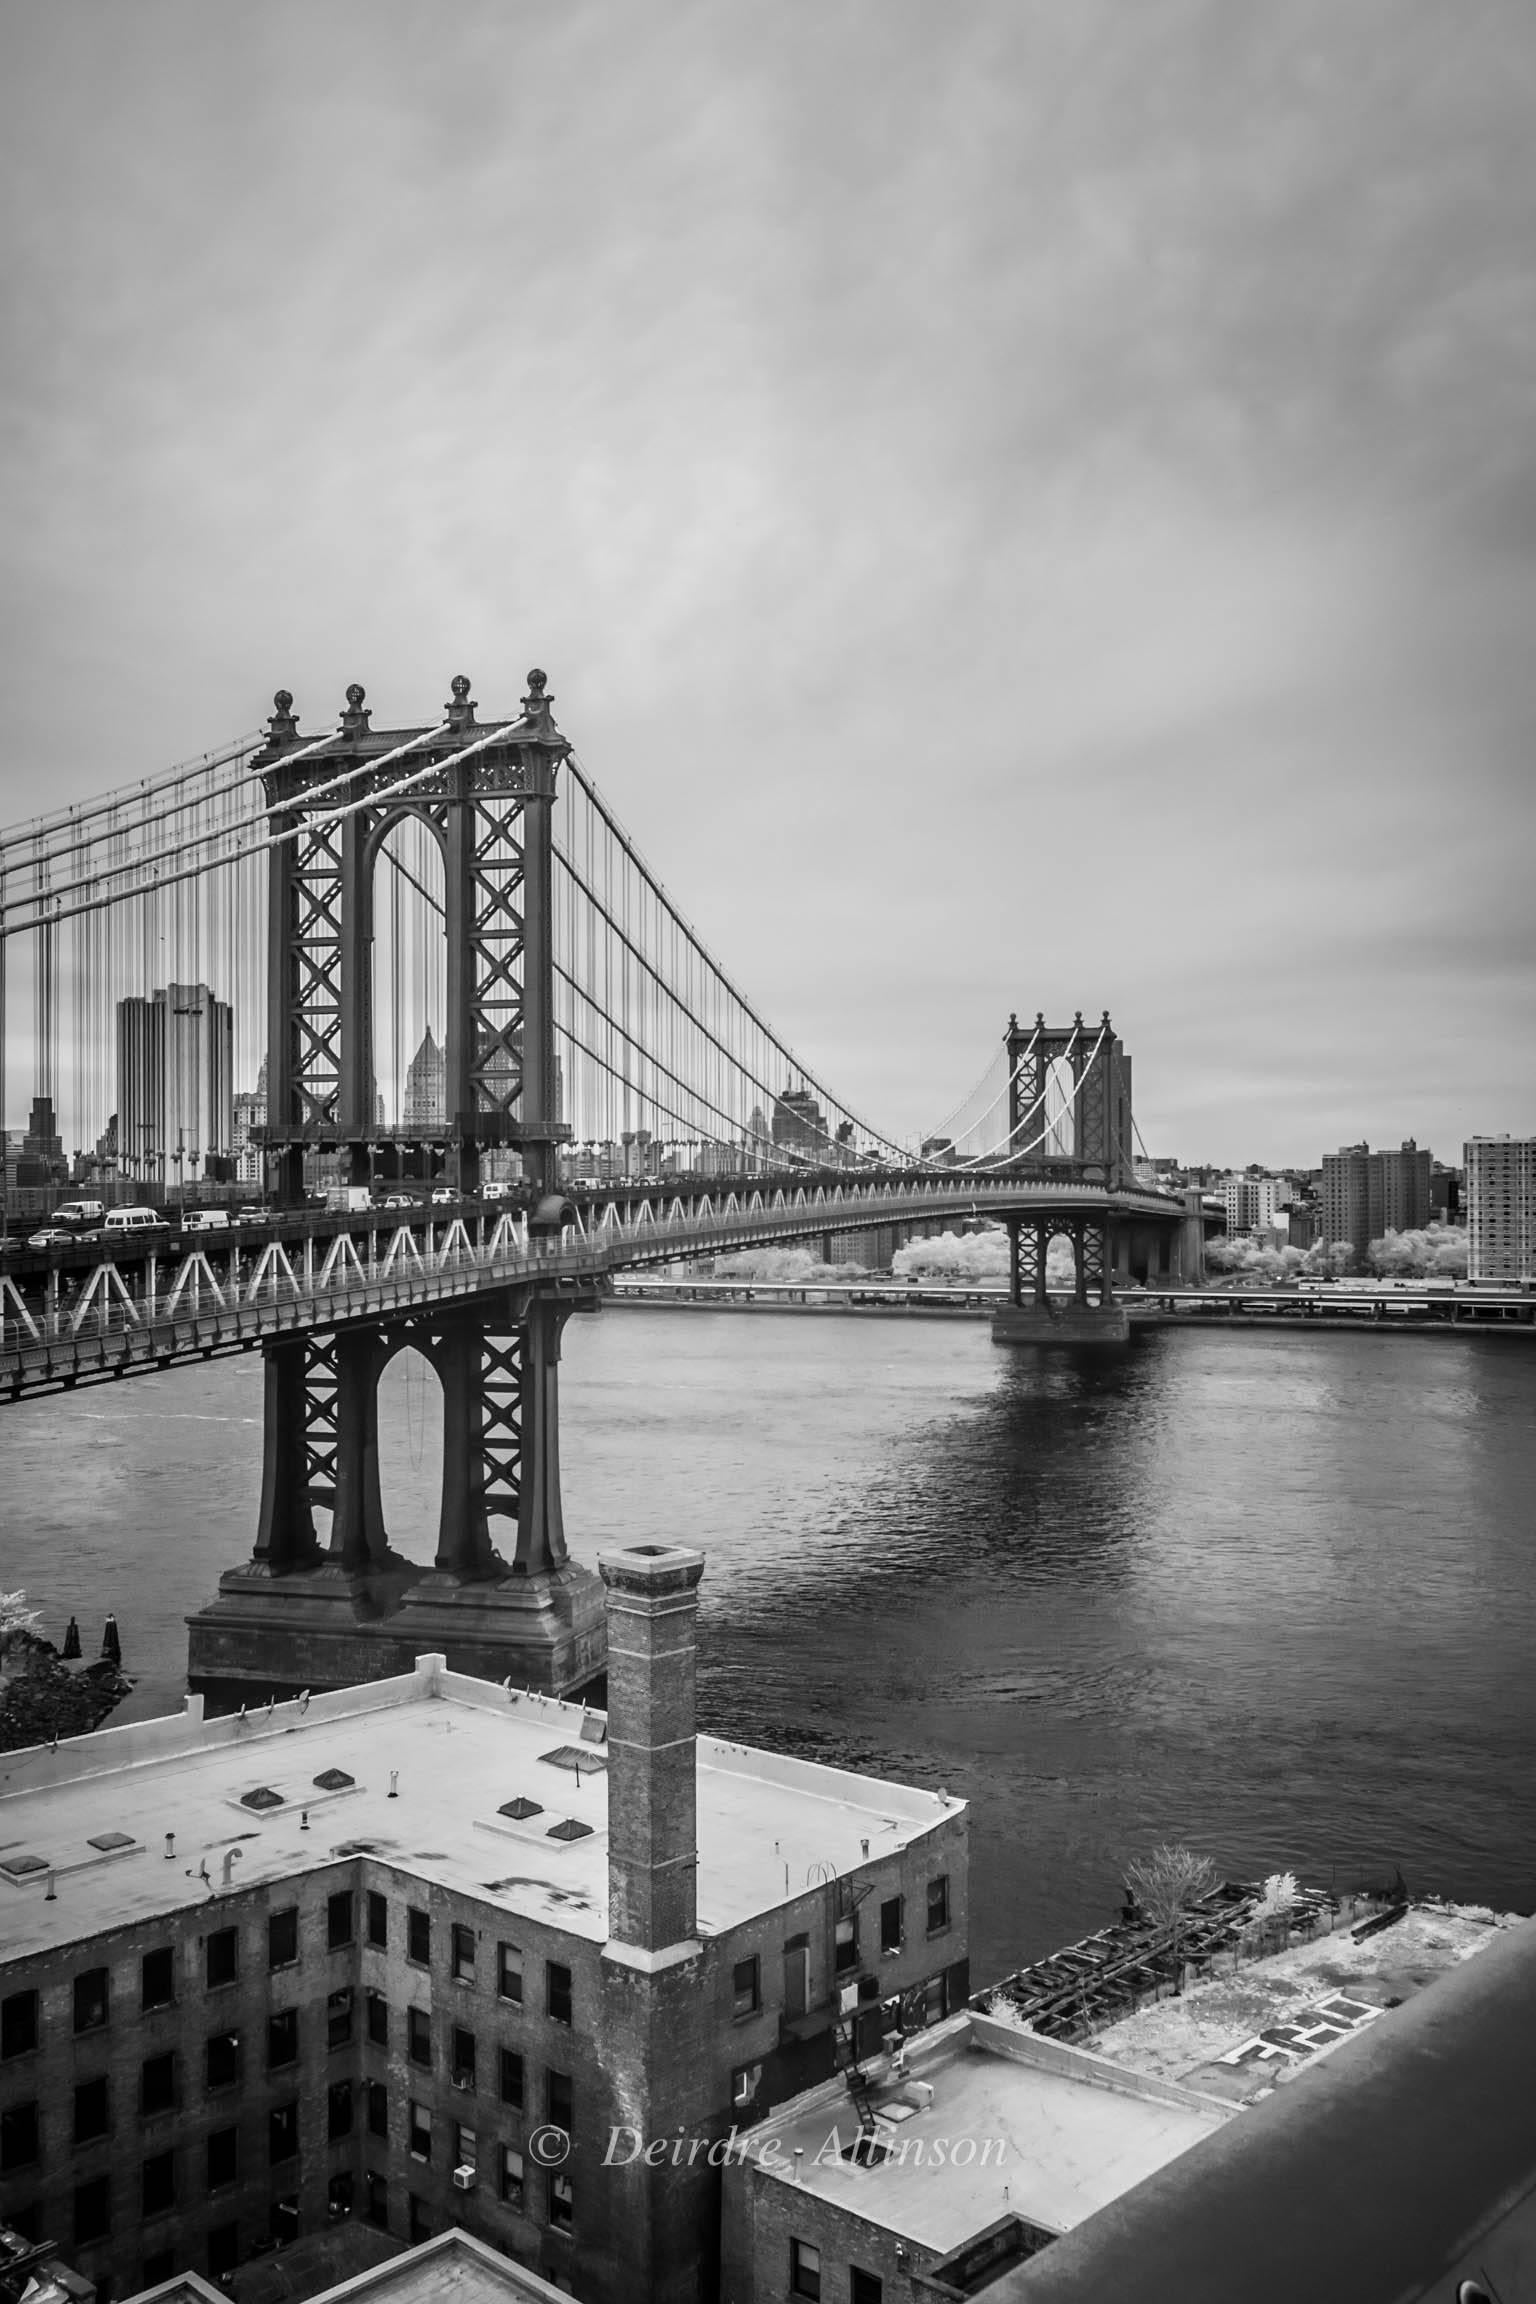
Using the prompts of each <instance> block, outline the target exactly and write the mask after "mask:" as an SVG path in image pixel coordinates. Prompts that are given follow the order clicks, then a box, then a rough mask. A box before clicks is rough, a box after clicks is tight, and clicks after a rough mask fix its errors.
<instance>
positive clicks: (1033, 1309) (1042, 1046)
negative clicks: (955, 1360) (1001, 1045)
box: [992, 1008, 1133, 1343]
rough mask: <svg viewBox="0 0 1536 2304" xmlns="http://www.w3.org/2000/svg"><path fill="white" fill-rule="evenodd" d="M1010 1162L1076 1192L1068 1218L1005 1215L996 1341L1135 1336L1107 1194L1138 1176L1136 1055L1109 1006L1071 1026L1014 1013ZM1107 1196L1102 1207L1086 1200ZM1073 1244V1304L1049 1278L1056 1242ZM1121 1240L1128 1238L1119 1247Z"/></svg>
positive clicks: (1079, 1014)
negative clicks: (1005, 1256)
mask: <svg viewBox="0 0 1536 2304" xmlns="http://www.w3.org/2000/svg"><path fill="white" fill-rule="evenodd" d="M1006 1045H1007V1050H1008V1080H1009V1090H1008V1131H1009V1132H1008V1150H1007V1153H1006V1155H1005V1159H1006V1164H1007V1165H1008V1167H1009V1168H1010V1169H1012V1170H1014V1171H1015V1172H1016V1173H1018V1174H1020V1175H1023V1176H1030V1177H1038V1178H1039V1179H1040V1181H1041V1182H1042V1183H1045V1184H1050V1183H1059V1184H1062V1185H1064V1186H1066V1185H1071V1186H1073V1187H1075V1188H1076V1190H1075V1192H1074V1194H1073V1198H1074V1201H1075V1203H1076V1205H1075V1206H1074V1209H1073V1212H1072V1214H1071V1215H1070V1216H1066V1215H1063V1216H1061V1217H1057V1216H1054V1215H1052V1214H1050V1213H1049V1211H1043V1212H1042V1213H1041V1214H1040V1215H1038V1216H1010V1217H1009V1218H1007V1220H1006V1221H1007V1226H1008V1239H1009V1250H1010V1255H1009V1290H1008V1294H1009V1302H1008V1304H1007V1306H1006V1307H1005V1309H1004V1310H1003V1311H1001V1312H999V1313H998V1314H997V1316H996V1318H995V1319H994V1321H993V1324H992V1332H993V1335H994V1336H995V1337H996V1338H997V1339H998V1340H999V1342H1006V1343H1028V1342H1047V1341H1049V1342H1070V1341H1075V1340H1077V1339H1079V1338H1080V1339H1081V1340H1083V1341H1085V1342H1086V1341H1093V1342H1112V1341H1119V1340H1121V1339H1123V1338H1124V1337H1126V1336H1128V1335H1129V1333H1130V1324H1129V1321H1128V1318H1127V1315H1126V1312H1125V1308H1124V1306H1123V1305H1121V1304H1118V1303H1117V1302H1116V1301H1115V1288H1114V1275H1115V1261H1116V1250H1117V1241H1116V1236H1115V1225H1114V1219H1113V1216H1112V1213H1111V1210H1110V1207H1109V1198H1110V1195H1111V1194H1113V1193H1115V1192H1118V1191H1119V1190H1120V1189H1121V1188H1122V1186H1124V1185H1125V1184H1127V1183H1129V1182H1130V1181H1131V1180H1132V1170H1133V1163H1132V1158H1131V1126H1132V1123H1131V1059H1130V1057H1129V1056H1128V1055H1127V1053H1126V1051H1125V1048H1124V1046H1123V1044H1122V1043H1121V1041H1120V1040H1118V1039H1117V1038H1116V1036H1115V1031H1114V1027H1113V1026H1112V1025H1111V1023H1110V1020H1109V1010H1108V1009H1107V1008H1106V1009H1105V1010H1104V1013H1103V1015H1102V1017H1101V1018H1100V1020H1099V1022H1098V1023H1097V1024H1086V1023H1084V1021H1083V1012H1082V1010H1081V1009H1079V1010H1078V1011H1077V1014H1076V1015H1075V1016H1074V1018H1073V1020H1072V1022H1071V1023H1070V1024H1047V1022H1046V1020H1045V1017H1044V1015H1043V1013H1037V1014H1036V1017H1035V1020H1034V1023H1033V1024H1021V1023H1020V1022H1019V1019H1018V1017H1017V1016H1016V1015H1015V1016H1010V1017H1009V1019H1008V1031H1007V1035H1006ZM1098 1194H1102V1195H1103V1198H1104V1202H1105V1205H1104V1208H1103V1212H1102V1214H1101V1213H1098V1212H1096V1211H1095V1210H1094V1209H1093V1208H1092V1206H1091V1205H1090V1206H1087V1207H1084V1206H1083V1205H1082V1202H1083V1201H1084V1200H1085V1199H1086V1200H1088V1201H1090V1202H1091V1200H1092V1198H1093V1197H1094V1196H1096V1195H1098ZM1058 1237H1064V1238H1065V1239H1066V1240H1067V1241H1068V1242H1069V1243H1070V1245H1071V1249H1072V1268H1073V1290H1072V1297H1071V1301H1070V1302H1069V1303H1064V1304H1063V1303H1057V1302H1053V1301H1052V1299H1051V1296H1050V1294H1049V1292H1048V1289H1047V1284H1046V1258H1047V1253H1048V1251H1049V1248H1050V1244H1051V1242H1052V1240H1054V1239H1056V1238H1058ZM1122 1245H1123V1244H1122Z"/></svg>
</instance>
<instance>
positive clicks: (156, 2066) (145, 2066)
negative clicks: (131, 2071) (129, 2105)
mask: <svg viewBox="0 0 1536 2304" xmlns="http://www.w3.org/2000/svg"><path fill="white" fill-rule="evenodd" d="M175 2109H176V2053H175V2050H174V2049H170V2048H168V2049H167V2050H166V2051H165V2054H164V2055H163V2056H146V2057H145V2059H144V2061H143V2063H142V2064H141V2065H140V2066H139V2110H140V2111H141V2112H142V2113H143V2115H144V2117H145V2118H146V2119H148V2118H149V2117H150V2116H151V2115H152V2114H153V2113H156V2112H174V2111H175Z"/></svg>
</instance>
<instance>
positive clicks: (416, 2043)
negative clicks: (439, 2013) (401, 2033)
mask: <svg viewBox="0 0 1536 2304" xmlns="http://www.w3.org/2000/svg"><path fill="white" fill-rule="evenodd" d="M405 2049H406V2054H407V2055H408V2056H409V2057H410V2059H411V2062H412V2063H413V2064H425V2065H426V2066H427V2068H428V2070H429V2071H430V2069H431V2066H432V2019H431V2017H430V2016H429V2015H428V2014H427V2011H426V2010H425V2008H407V2010H406V2012H405Z"/></svg>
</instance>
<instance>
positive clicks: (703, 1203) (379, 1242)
mask: <svg viewBox="0 0 1536 2304" xmlns="http://www.w3.org/2000/svg"><path fill="white" fill-rule="evenodd" d="M1042 1210H1046V1211H1050V1212H1054V1211H1058V1210H1059V1212H1060V1214H1061V1216H1062V1218H1063V1220H1067V1219H1069V1218H1071V1217H1073V1216H1079V1215H1082V1216H1089V1215H1096V1216H1100V1217H1102V1216H1104V1215H1106V1214H1116V1215H1120V1216H1122V1217H1137V1218H1141V1219H1143V1220H1146V1219H1148V1218H1150V1219H1152V1220H1161V1221H1164V1222H1178V1221H1181V1220H1182V1219H1183V1216H1184V1209H1183V1206H1182V1204H1181V1203H1178V1202H1173V1201H1170V1200H1168V1199H1167V1198H1165V1197H1164V1196H1162V1195H1159V1194H1155V1193H1147V1192H1140V1191H1134V1192H1111V1191H1108V1190H1106V1189H1105V1188H1103V1187H1102V1186H1085V1185H1082V1184H1065V1183H1064V1184H1059V1185H1056V1184H1048V1183H1046V1184H1042V1183H1033V1182H1032V1183H1028V1184H1021V1183H1020V1182H1018V1181H1017V1180H1016V1179H1012V1178H981V1177H968V1178H966V1179H965V1181H964V1184H963V1186H957V1185H954V1184H950V1183H948V1182H947V1180H940V1179H924V1180H923V1181H922V1182H921V1183H917V1184H910V1185H908V1184H902V1185H897V1186H889V1185H887V1186H880V1185H867V1186H866V1185H853V1186H850V1187H848V1188H847V1189H846V1190H841V1189H837V1190H833V1191H826V1192H818V1193H816V1194H808V1193H801V1194H797V1195H793V1196H791V1195H788V1194H786V1193H784V1192H783V1191H778V1192H774V1191H772V1189H771V1188H770V1190H769V1192H767V1193H765V1192H764V1191H763V1190H762V1189H761V1188H760V1187H754V1188H753V1189H752V1190H751V1191H750V1192H749V1193H747V1194H743V1193H742V1192H740V1191H739V1190H729V1191H727V1192H724V1193H697V1192H695V1193H691V1194H687V1195H684V1194H681V1193H668V1192H666V1191H664V1190H660V1191H658V1192H657V1193H655V1194H654V1195H642V1196H639V1197H636V1196H635V1195H633V1194H630V1195H628V1196H626V1197H624V1198H623V1199H619V1198H614V1199H609V1200H606V1201H603V1202H601V1203H599V1202H596V1201H593V1202H589V1203H588V1204H587V1207H586V1210H585V1212H582V1211H580V1210H578V1212H577V1213H578V1222H577V1223H576V1224H574V1225H568V1226H567V1227H566V1228H565V1230H564V1231H563V1233H562V1235H561V1237H560V1239H559V1240H558V1241H555V1240H552V1239H551V1240H541V1239H539V1238H537V1237H530V1234H529V1231H528V1225H527V1220H526V1217H524V1216H522V1215H516V1216H514V1215H507V1214H503V1215H499V1216H495V1215H493V1214H492V1213H491V1212H490V1211H477V1212H475V1213H473V1214H471V1213H469V1212H468V1211H461V1212H459V1213H458V1214H456V1215H453V1216H451V1217H448V1218H446V1219H445V1220H444V1221H443V1222H441V1223H438V1222H435V1221H433V1220H431V1219H430V1217H429V1216H428V1215H427V1212H426V1211H423V1213H422V1216H421V1217H419V1218H413V1219H408V1220H406V1221H403V1222H391V1223H388V1224H381V1223H379V1222H378V1221H377V1218H376V1216H374V1215H372V1214H370V1216H368V1217H365V1218H363V1219H361V1220H359V1219H358V1218H355V1217H346V1216H338V1217H336V1218H335V1219H333V1220H332V1221H330V1222H329V1223H327V1222H325V1221H317V1222H313V1223H311V1224H308V1225H306V1226H305V1227H304V1229H303V1233H302V1237H301V1238H298V1239H295V1238H293V1237H292V1236H291V1228H290V1233H289V1236H288V1237H283V1236H282V1227H281V1225H279V1224H274V1225H272V1226H269V1227H267V1228H265V1230H263V1229H261V1228H256V1229H255V1233H254V1237H253V1234H252V1228H249V1227H247V1228H244V1229H242V1231H241V1233H240V1234H239V1235H238V1237H237V1236H235V1235H219V1234H203V1235H199V1236H198V1238H197V1242H196V1245H195V1246H192V1247H189V1248H187V1249H186V1250H185V1252H184V1253H182V1254H181V1255H180V1257H179V1258H178V1260H177V1261H176V1262H175V1264H174V1265H173V1266H171V1267H169V1268H168V1269H166V1270H164V1271H162V1269H161V1267H160V1261H159V1259H158V1258H156V1257H155V1255H154V1254H153V1253H151V1252H147V1251H144V1250H142V1249H141V1250H139V1251H137V1252H133V1251H126V1252H123V1253H122V1254H120V1255H112V1256H103V1257H102V1258H101V1260H100V1261H99V1262H96V1263H94V1264H91V1265H88V1266H87V1267H85V1268H84V1269H82V1270H81V1271H80V1272H79V1275H78V1277H77V1278H75V1279H74V1280H73V1282H72V1283H71V1284H68V1285H61V1267H60V1265H59V1263H58V1262H57V1260H55V1261H54V1262H52V1263H51V1264H50V1263H48V1261H47V1260H46V1259H43V1260H42V1261H41V1262H39V1261H37V1260H34V1262H33V1264H32V1265H30V1266H29V1267H27V1268H25V1269H22V1270H19V1271H17V1272H14V1273H13V1272H10V1271H7V1272H6V1273H5V1274H4V1275H3V1276H0V1391H3V1392H7V1393H8V1394H9V1396H10V1397H11V1398H12V1399H16V1398H19V1397H22V1396H23V1395H26V1394H29V1393H34V1392H40V1391H49V1390H56V1389H59V1388H64V1389H69V1388H72V1387H73V1386H75V1385H77V1384H81V1383H91V1382H96V1381H100V1380H102V1379H105V1378H108V1377H112V1378H116V1377H123V1376H135V1375H145V1374H150V1373H153V1372H154V1371H155V1370H157V1369H163V1368H168V1367H172V1366H175V1365H176V1364H177V1363H178V1362H185V1361H190V1360H195V1359H206V1358H210V1357H212V1356H213V1355H214V1354H215V1353H228V1352H240V1351H250V1350H252V1349H254V1348H256V1347H258V1346H260V1345H262V1344H264V1343H270V1342H271V1341H272V1340H273V1339H274V1338H276V1337H279V1336H292V1335H304V1334H310V1333H322V1332H325V1331H327V1330H330V1329H335V1328H340V1327H347V1326H351V1325H356V1324H358V1323H366V1322H377V1321H380V1320H386V1321H387V1320H391V1319H396V1318H405V1317H409V1316H411V1315H416V1316H420V1314H421V1313H423V1312H427V1311H432V1310H436V1309H447V1308H449V1307H451V1306H453V1305H456V1304H457V1305H463V1306H468V1305H470V1304H480V1305H481V1306H482V1307H485V1308H487V1309H489V1308H490V1307H491V1306H492V1305H493V1303H494V1299H495V1298H496V1297H498V1296H507V1295H509V1294H511V1293H513V1292H515V1291H517V1290H519V1289H536V1290H539V1291H541V1292H543V1291H550V1292H559V1293H565V1294H570V1293H577V1294H581V1293H586V1294H587V1295H588V1296H593V1295H595V1294H596V1293H597V1292H599V1291H600V1290H601V1289H602V1288H603V1287H605V1286H606V1285H607V1282H608V1277H609V1275H610V1274H611V1273H613V1272H615V1271H619V1270H622V1269H624V1268H626V1267H630V1266H636V1265H646V1264H657V1263H671V1262H674V1261H677V1260H679V1259H683V1258H687V1257H691V1256H698V1255H706V1254H719V1253H721V1252H728V1251H730V1250H733V1249H739V1248H752V1247H761V1246H765V1245H769V1244H772V1243H774V1242H786V1241H794V1240H803V1239H807V1238H819V1237H820V1236H821V1235H823V1234H824V1233H828V1232H832V1233H837V1232H850V1231H863V1230H867V1229H873V1228H876V1227H878V1226H881V1225H887V1224H899V1223H913V1222H923V1221H925V1220H932V1219H933V1218H935V1217H940V1216H944V1215H956V1216H963V1215H976V1216H981V1215H987V1216H991V1217H994V1218H996V1217H1006V1216H1008V1215H1014V1214H1033V1215H1038V1214H1040V1212H1041V1211H1042ZM70 1285H72V1288H73V1293H70Z"/></svg>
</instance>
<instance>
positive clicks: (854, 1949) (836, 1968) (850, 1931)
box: [832, 1912, 859, 1976]
mask: <svg viewBox="0 0 1536 2304" xmlns="http://www.w3.org/2000/svg"><path fill="white" fill-rule="evenodd" d="M858 1964H859V1919H858V1914H857V1913H856V1912H850V1913H848V1914H847V1916H846V1918H844V1919H842V1920H839V1921H838V1923H837V1925H836V1927H835V1928H834V1930H833V1953H832V1970H833V1974H834V1975H837V1976H846V1975H847V1974H848V1973H849V1971H850V1970H851V1969H854V1968H857V1966H858Z"/></svg>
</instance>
